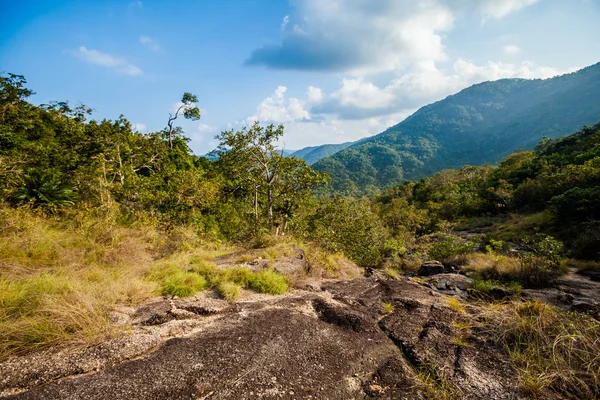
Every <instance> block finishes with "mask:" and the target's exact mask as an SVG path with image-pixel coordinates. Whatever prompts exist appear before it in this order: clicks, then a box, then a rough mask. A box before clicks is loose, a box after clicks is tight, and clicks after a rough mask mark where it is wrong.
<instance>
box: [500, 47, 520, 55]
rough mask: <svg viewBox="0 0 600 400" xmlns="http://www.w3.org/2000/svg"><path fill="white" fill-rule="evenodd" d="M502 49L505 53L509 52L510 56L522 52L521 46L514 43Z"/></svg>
mask: <svg viewBox="0 0 600 400" xmlns="http://www.w3.org/2000/svg"><path fill="white" fill-rule="evenodd" d="M502 50H504V53H506V54H508V55H509V56H514V55H515V54H519V53H520V52H521V48H520V47H519V46H517V45H514V44H509V45H507V46H504V47H503V48H502Z"/></svg>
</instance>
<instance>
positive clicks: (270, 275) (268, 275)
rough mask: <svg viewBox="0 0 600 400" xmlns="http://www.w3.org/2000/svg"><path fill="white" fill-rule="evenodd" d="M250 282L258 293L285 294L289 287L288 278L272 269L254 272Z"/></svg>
mask: <svg viewBox="0 0 600 400" xmlns="http://www.w3.org/2000/svg"><path fill="white" fill-rule="evenodd" d="M249 283H250V287H251V288H252V289H253V290H255V291H257V292H258V293H266V294H273V295H275V294H283V293H285V292H286V291H287V289H288V284H287V281H286V279H285V278H284V277H283V276H281V275H279V274H278V273H277V272H275V271H273V270H272V269H266V270H263V271H260V272H256V273H254V275H253V276H252V278H251V279H250V282H249Z"/></svg>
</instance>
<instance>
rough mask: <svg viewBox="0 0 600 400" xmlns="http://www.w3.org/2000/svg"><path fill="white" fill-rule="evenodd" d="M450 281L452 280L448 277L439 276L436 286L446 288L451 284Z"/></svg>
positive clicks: (440, 288) (441, 288) (439, 288)
mask: <svg viewBox="0 0 600 400" xmlns="http://www.w3.org/2000/svg"><path fill="white" fill-rule="evenodd" d="M449 283H450V282H449V281H448V279H446V278H439V279H438V280H437V284H436V288H437V289H438V290H446V289H447V288H448V286H449Z"/></svg>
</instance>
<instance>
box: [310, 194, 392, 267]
mask: <svg viewBox="0 0 600 400" xmlns="http://www.w3.org/2000/svg"><path fill="white" fill-rule="evenodd" d="M307 220H308V223H307V225H306V228H305V229H306V231H304V232H303V235H305V237H307V238H308V239H311V240H315V241H316V242H317V243H318V244H319V245H320V246H321V247H323V248H326V249H328V250H330V251H333V252H342V253H344V254H345V255H347V256H348V257H350V258H351V259H352V260H353V261H355V262H356V263H357V264H359V265H360V266H363V267H369V266H370V267H373V266H377V265H379V263H380V262H381V257H382V250H383V249H384V246H385V243H386V239H387V232H386V230H385V228H384V226H383V224H382V223H381V220H380V219H379V218H378V216H377V214H376V213H375V212H374V211H373V210H372V209H371V206H370V204H369V202H368V201H363V200H356V199H352V198H345V197H336V198H333V199H324V200H323V201H322V202H321V204H320V205H319V207H318V208H317V209H316V210H315V211H314V213H312V214H311V215H310V216H308V217H307Z"/></svg>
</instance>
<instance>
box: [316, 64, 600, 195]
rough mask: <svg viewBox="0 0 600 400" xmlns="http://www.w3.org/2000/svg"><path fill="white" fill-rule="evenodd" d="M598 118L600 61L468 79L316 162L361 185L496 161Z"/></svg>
mask: <svg viewBox="0 0 600 400" xmlns="http://www.w3.org/2000/svg"><path fill="white" fill-rule="evenodd" d="M598 121H600V63H598V64H595V65H593V66H590V67H587V68H584V69H582V70H580V71H578V72H574V73H571V74H567V75H562V76H559V77H555V78H551V79H544V80H542V79H534V80H526V79H502V80H498V81H494V82H485V83H481V84H477V85H474V86H471V87H469V88H467V89H464V90H462V91H461V92H459V93H457V94H455V95H452V96H449V97H447V98H446V99H444V100H441V101H438V102H436V103H433V104H430V105H428V106H425V107H423V108H421V109H419V110H418V111H417V112H415V113H414V114H413V115H411V116H410V117H408V118H407V119H405V120H404V121H402V122H400V123H399V124H397V125H395V126H393V127H391V128H389V129H387V130H386V131H384V132H382V133H380V134H378V135H376V136H373V137H371V138H368V139H365V140H362V141H361V142H358V143H356V144H354V145H352V146H350V147H348V148H346V149H344V150H342V151H339V152H338V153H336V154H334V155H332V156H330V157H326V158H324V159H322V160H320V161H319V162H317V163H316V164H314V168H315V169H317V170H319V171H322V172H327V173H329V174H330V175H331V177H332V178H333V181H332V183H331V184H330V190H332V191H335V192H338V193H344V194H360V193H367V192H371V191H373V190H377V189H378V188H385V187H390V186H393V185H395V184H397V183H400V182H402V181H404V180H415V179H420V178H423V177H426V176H429V175H432V174H434V173H435V172H437V171H440V170H442V169H446V168H459V167H461V166H463V165H467V164H470V165H481V164H486V163H496V162H497V161H499V160H500V159H502V158H503V157H504V156H506V155H508V154H510V153H511V152H513V151H515V150H517V149H519V148H524V149H532V148H533V147H534V146H535V145H536V144H537V143H538V142H539V141H540V140H541V139H542V138H543V137H544V136H547V137H550V138H557V137H560V136H564V135H566V134H569V133H571V132H574V131H576V130H578V129H580V128H581V127H582V126H584V125H593V124H595V123H596V122H598Z"/></svg>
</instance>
